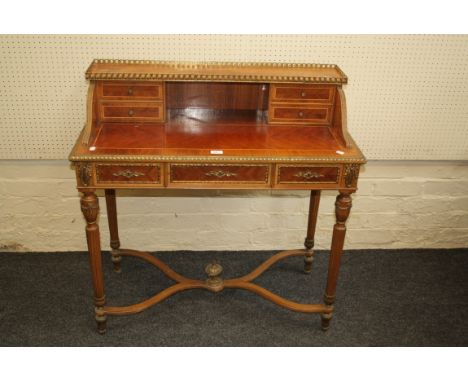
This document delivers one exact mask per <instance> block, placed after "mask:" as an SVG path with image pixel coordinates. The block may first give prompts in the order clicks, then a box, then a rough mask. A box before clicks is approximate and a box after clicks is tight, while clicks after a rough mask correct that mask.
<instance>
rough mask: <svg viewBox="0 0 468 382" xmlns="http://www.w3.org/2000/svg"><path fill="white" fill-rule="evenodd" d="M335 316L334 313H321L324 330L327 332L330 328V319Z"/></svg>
mask: <svg viewBox="0 0 468 382" xmlns="http://www.w3.org/2000/svg"><path fill="white" fill-rule="evenodd" d="M332 317H333V313H322V314H321V319H322V330H323V331H324V332H326V331H327V330H328V329H330V321H331V319H332Z"/></svg>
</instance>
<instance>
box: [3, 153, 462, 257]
mask: <svg viewBox="0 0 468 382" xmlns="http://www.w3.org/2000/svg"><path fill="white" fill-rule="evenodd" d="M148 194H150V195H153V197H143V196H142V195H145V192H143V191H138V192H131V191H126V192H125V194H124V193H123V192H121V193H120V194H119V192H118V196H119V195H121V197H120V198H118V200H117V203H118V210H119V224H120V231H121V235H120V236H121V237H120V238H121V242H122V246H124V247H127V248H134V249H148V250H158V249H160V250H181V249H188V250H207V249H220V250H242V249H258V250H260V249H280V248H300V247H301V246H302V243H303V240H304V235H305V230H306V212H307V203H308V193H307V192H306V191H295V192H291V191H223V192H221V191H174V190H172V191H171V190H159V191H147V192H146V195H148ZM174 196H178V197H174ZM334 199H335V193H334V192H326V193H324V194H323V196H322V203H321V207H320V216H319V219H320V220H319V224H318V232H317V236H316V248H321V249H323V248H328V247H329V245H330V239H331V229H332V226H333V223H334V215H333V207H334ZM100 205H101V208H102V215H101V219H100V226H101V232H102V244H103V248H104V249H107V248H109V246H108V241H109V239H108V229H107V222H106V219H105V202H104V199H103V198H102V199H101V198H100ZM348 229H349V230H348V236H347V243H346V248H348V249H351V248H409V247H411V248H441V247H447V248H449V247H468V162H421V161H404V162H388V161H387V162H380V161H370V162H369V163H368V164H367V165H366V166H364V168H363V170H362V172H361V177H360V183H359V190H358V192H357V194H356V196H355V198H354V202H353V209H352V212H351V216H350V218H349V221H348ZM85 249H86V241H85V234H84V219H83V218H82V215H81V211H80V208H79V197H78V192H77V191H76V189H75V179H74V172H73V171H72V170H71V167H70V165H69V163H68V162H67V161H64V160H63V161H62V160H60V161H59V160H57V161H0V250H2V251H15V250H18V251H74V250H85Z"/></svg>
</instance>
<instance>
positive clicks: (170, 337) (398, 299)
mask: <svg viewBox="0 0 468 382" xmlns="http://www.w3.org/2000/svg"><path fill="white" fill-rule="evenodd" d="M272 253H274V252H166V253H164V252H160V253H156V255H157V256H159V257H160V258H161V259H162V260H164V261H165V262H167V263H168V264H170V265H171V266H172V267H173V268H174V269H175V270H176V271H178V272H180V273H182V274H184V275H187V276H189V277H196V278H204V274H203V268H204V265H205V264H206V263H207V262H209V261H210V260H211V259H213V258H216V259H219V260H220V261H221V264H222V265H223V267H224V269H225V271H224V277H225V278H229V277H236V276H239V275H242V274H244V273H247V272H248V271H250V270H251V269H253V268H254V267H255V266H257V265H258V264H260V263H261V262H262V261H263V260H264V259H266V258H267V257H268V256H269V255H271V254H272ZM104 255H105V256H104V269H105V279H106V295H107V301H108V303H109V305H124V304H132V303H135V302H138V301H140V300H142V299H144V298H146V297H149V296H152V295H153V294H155V293H156V292H158V291H159V290H161V289H162V288H164V287H167V286H168V285H170V284H171V283H172V282H170V281H168V280H167V279H166V278H165V277H164V276H163V275H162V273H161V272H160V271H159V270H157V269H156V268H154V267H152V266H151V265H149V264H147V263H145V262H143V261H142V260H139V259H133V258H124V260H123V264H122V265H123V273H122V274H120V275H118V274H115V273H113V271H112V264H111V262H110V259H109V256H108V254H107V253H104ZM327 259H328V252H326V251H319V252H318V253H317V256H316V261H315V262H314V269H313V272H312V274H310V275H305V274H303V273H302V272H301V270H302V259H301V258H291V259H287V260H285V261H283V262H281V263H278V264H277V265H275V266H274V267H273V268H271V269H270V270H269V271H267V272H266V273H265V274H264V275H262V276H261V277H260V278H259V279H257V282H258V283H259V284H261V285H262V286H265V287H267V288H270V289H271V290H273V291H274V292H276V293H278V294H280V295H281V296H284V297H286V298H290V299H293V300H296V301H298V302H308V303H314V302H320V301H321V298H322V294H323V290H324V284H325V274H326V266H327ZM467 272H468V250H467V249H450V250H444V249H437V250H365V251H364V250H362V251H358V250H355V251H346V252H345V254H344V256H343V261H342V267H341V273H340V279H339V286H338V298H337V305H336V313H335V316H334V318H333V320H332V324H331V328H330V330H329V331H328V332H326V333H324V332H322V331H321V330H320V318H319V316H318V315H307V314H301V313H295V312H291V311H288V310H285V309H283V308H280V307H278V306H276V305H274V304H272V303H270V302H268V301H265V300H263V299H261V298H260V297H257V296H256V295H254V294H252V293H250V292H246V291H241V290H225V291H223V292H221V293H218V294H212V293H210V292H208V291H204V290H191V291H185V292H182V293H180V294H178V295H175V296H173V297H171V298H169V299H168V300H166V301H165V302H163V303H161V304H159V305H156V306H154V307H152V308H150V309H149V310H147V311H145V312H143V313H140V314H137V315H130V316H122V317H115V316H114V317H109V319H108V331H107V334H106V335H104V336H101V335H99V334H97V333H96V331H95V324H94V319H93V308H92V290H91V283H90V275H89V270H88V260H87V254H86V253H76V252H74V253H28V254H13V253H3V254H0V346H467V345H468V273H467Z"/></svg>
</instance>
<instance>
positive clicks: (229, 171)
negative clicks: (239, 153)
mask: <svg viewBox="0 0 468 382" xmlns="http://www.w3.org/2000/svg"><path fill="white" fill-rule="evenodd" d="M169 183H203V184H206V183H225V184H226V183H228V184H236V183H260V184H264V185H268V184H269V183H270V166H269V165H253V164H252V165H250V164H244V165H234V164H232V165H231V164H223V165H216V164H213V165H211V164H202V163H200V164H171V165H170V166H169Z"/></svg>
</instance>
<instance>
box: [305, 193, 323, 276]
mask: <svg viewBox="0 0 468 382" xmlns="http://www.w3.org/2000/svg"><path fill="white" fill-rule="evenodd" d="M319 203H320V190H312V191H310V202H309V221H308V223H307V236H306V238H305V241H304V246H305V247H306V250H307V252H306V254H305V258H304V272H305V273H310V272H311V271H312V262H313V261H314V250H313V248H314V236H315V227H316V226H317V216H318V209H319Z"/></svg>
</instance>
